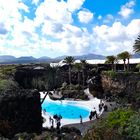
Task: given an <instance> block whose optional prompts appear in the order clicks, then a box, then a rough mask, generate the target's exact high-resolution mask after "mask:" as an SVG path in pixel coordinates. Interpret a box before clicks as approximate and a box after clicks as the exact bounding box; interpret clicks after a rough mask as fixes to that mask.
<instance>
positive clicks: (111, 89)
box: [101, 73, 140, 96]
mask: <svg viewBox="0 0 140 140" xmlns="http://www.w3.org/2000/svg"><path fill="white" fill-rule="evenodd" d="M101 82H102V88H103V91H104V95H113V94H114V95H118V96H124V95H127V94H134V93H137V92H140V74H139V73H115V74H114V75H108V74H106V73H102V74H101Z"/></svg>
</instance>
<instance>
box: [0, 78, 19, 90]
mask: <svg viewBox="0 0 140 140" xmlns="http://www.w3.org/2000/svg"><path fill="white" fill-rule="evenodd" d="M17 87H18V85H17V83H16V82H14V81H13V80H12V79H1V80H0V91H5V90H7V89H15V88H17Z"/></svg>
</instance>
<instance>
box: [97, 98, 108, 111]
mask: <svg viewBox="0 0 140 140" xmlns="http://www.w3.org/2000/svg"><path fill="white" fill-rule="evenodd" d="M103 108H104V111H107V109H108V108H107V105H106V104H105V103H104V102H103V100H100V104H99V111H100V112H101V110H102V109H103Z"/></svg>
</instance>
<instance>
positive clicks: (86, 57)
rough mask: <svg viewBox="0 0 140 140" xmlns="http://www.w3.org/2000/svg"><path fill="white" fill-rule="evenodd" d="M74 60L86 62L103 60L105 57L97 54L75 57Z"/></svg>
mask: <svg viewBox="0 0 140 140" xmlns="http://www.w3.org/2000/svg"><path fill="white" fill-rule="evenodd" d="M75 59H80V60H81V59H86V60H92V59H105V56H103V55H98V54H92V53H89V54H85V55H81V56H75Z"/></svg>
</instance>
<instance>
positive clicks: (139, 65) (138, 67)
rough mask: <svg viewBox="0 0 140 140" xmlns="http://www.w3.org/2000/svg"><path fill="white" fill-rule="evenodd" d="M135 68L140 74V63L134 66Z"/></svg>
mask: <svg viewBox="0 0 140 140" xmlns="http://www.w3.org/2000/svg"><path fill="white" fill-rule="evenodd" d="M136 68H137V69H139V72H140V63H139V64H137V65H136Z"/></svg>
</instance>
